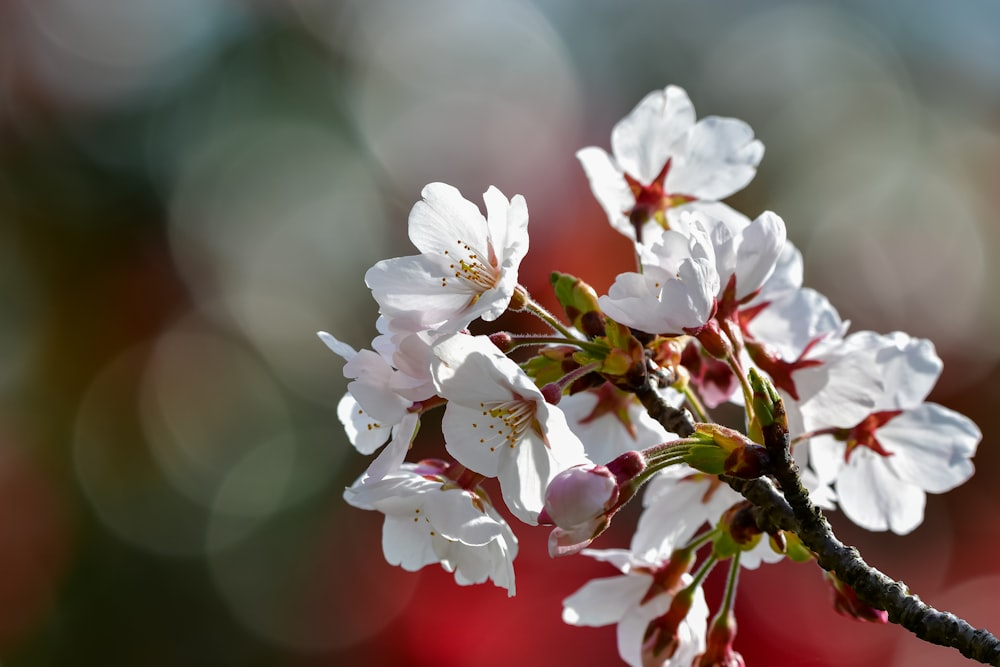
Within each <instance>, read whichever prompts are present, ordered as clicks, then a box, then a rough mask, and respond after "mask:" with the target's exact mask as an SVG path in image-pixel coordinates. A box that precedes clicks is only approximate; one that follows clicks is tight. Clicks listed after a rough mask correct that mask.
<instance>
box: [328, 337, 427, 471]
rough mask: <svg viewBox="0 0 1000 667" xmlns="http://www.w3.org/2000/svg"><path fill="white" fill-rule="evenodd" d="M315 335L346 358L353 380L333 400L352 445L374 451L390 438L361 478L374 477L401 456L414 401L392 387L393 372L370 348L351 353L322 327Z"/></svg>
mask: <svg viewBox="0 0 1000 667" xmlns="http://www.w3.org/2000/svg"><path fill="white" fill-rule="evenodd" d="M318 335H319V338H320V340H322V341H323V342H324V343H326V345H327V347H329V348H330V349H331V350H333V351H334V352H335V353H336V354H338V355H340V356H341V357H342V358H343V359H344V360H345V361H346V362H347V363H345V364H344V377H347V378H353V382H350V383H348V385H347V394H346V395H344V397H343V398H342V399H341V400H340V402H339V403H338V404H337V416H338V417H339V418H340V421H341V423H342V424H343V425H344V430H345V431H346V433H347V437H348V438H349V439H350V441H351V444H352V445H354V448H355V449H357V450H358V451H359V452H361V453H362V454H373V453H374V452H375V451H376V450H377V449H378V448H379V447H381V446H382V445H384V444H385V442H386V440H388V439H389V438H390V437H391V438H392V440H391V441H390V443H389V446H388V447H386V448H385V449H383V450H382V453H381V454H379V455H378V456H377V457H376V458H375V460H374V461H373V462H372V463H371V465H370V466H369V467H368V470H367V472H366V473H365V476H364V477H365V479H366V480H368V481H378V480H379V479H381V478H382V477H383V476H384V475H385V474H386V473H387V472H389V471H390V470H393V469H395V468H396V467H397V466H399V464H401V463H402V462H403V459H404V458H406V452H407V450H409V448H410V443H411V442H412V441H413V437H414V436H415V435H416V433H417V426H418V425H419V423H420V413H419V412H415V411H411V410H410V407H411V406H412V405H413V402H412V401H411V400H410V399H409V398H407V397H406V396H403V395H401V394H400V393H398V392H397V391H396V390H395V389H394V388H393V384H394V382H393V377H394V376H395V374H396V371H395V369H394V368H393V367H392V366H391V365H390V364H389V362H388V361H386V360H385V358H383V357H382V356H381V355H379V354H377V353H375V352H372V351H371V350H361V351H360V352H356V351H355V350H354V348H352V347H351V346H350V345H348V344H346V343H343V342H341V341H339V340H337V339H336V338H334V337H333V336H332V335H330V334H328V333H327V332H325V331H320V332H319V333H318ZM425 398H426V397H425Z"/></svg>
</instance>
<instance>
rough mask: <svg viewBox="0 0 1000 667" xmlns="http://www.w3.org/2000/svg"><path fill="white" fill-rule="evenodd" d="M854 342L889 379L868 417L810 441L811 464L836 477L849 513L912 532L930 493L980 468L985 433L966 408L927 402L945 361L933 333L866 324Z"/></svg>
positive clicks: (875, 526)
mask: <svg viewBox="0 0 1000 667" xmlns="http://www.w3.org/2000/svg"><path fill="white" fill-rule="evenodd" d="M846 342H847V344H848V345H850V346H853V347H854V348H856V349H858V350H865V351H868V352H869V355H868V356H867V357H866V358H868V359H870V363H871V364H872V366H873V367H874V368H875V370H876V372H877V373H878V374H879V376H880V377H881V378H883V382H884V386H883V388H882V390H881V391H880V392H878V393H877V394H876V395H874V396H873V399H874V400H873V404H872V405H871V407H870V409H869V410H867V411H866V413H865V415H864V416H863V418H861V419H852V420H850V421H846V422H843V421H842V422H839V423H830V424H828V425H827V426H828V427H827V428H825V429H823V431H822V434H821V435H819V436H817V437H814V438H813V439H812V440H811V441H810V452H811V454H810V464H811V466H812V467H813V469H814V470H816V472H817V474H818V475H819V477H820V478H821V479H823V480H832V481H833V483H834V487H835V489H836V491H837V496H838V498H839V504H840V508H841V510H843V512H844V514H845V515H847V517H848V518H849V519H851V520H852V521H854V522H855V523H857V524H858V525H859V526H861V527H863V528H866V529H868V530H887V529H888V530H891V531H893V532H894V533H897V534H900V535H904V534H906V533H909V532H910V531H912V530H913V529H914V528H916V527H917V526H919V525H920V523H922V522H923V516H924V505H925V502H926V493H944V492H945V491H949V490H951V489H953V488H955V487H956V486H958V485H960V484H962V483H964V482H965V481H966V480H968V479H969V477H971V476H972V473H973V472H974V467H973V464H972V460H971V459H972V457H973V455H975V453H976V447H977V445H978V444H979V440H980V439H981V437H982V434H981V433H980V431H979V429H978V428H977V427H976V425H975V424H974V423H973V422H972V421H971V420H970V419H968V418H967V417H965V416H964V415H961V414H959V413H957V412H955V411H953V410H950V409H948V408H945V407H943V406H941V405H937V404H935V403H926V402H924V399H925V398H926V397H927V395H928V394H929V393H930V391H931V389H932V388H933V386H934V384H935V383H936V382H937V378H938V376H939V375H940V372H941V366H942V364H941V360H940V359H939V358H938V356H937V354H936V352H935V351H934V346H933V344H931V342H930V341H927V340H923V339H916V338H911V337H910V336H908V335H906V334H904V333H901V332H896V333H892V334H889V335H887V336H879V335H878V334H874V333H872V332H860V333H857V334H853V335H852V336H850V337H849V338H848V340H847V341H846ZM872 351H874V352H873V353H872ZM820 414H822V412H821V411H819V410H817V417H816V418H815V419H814V420H813V421H814V422H815V421H817V420H818V419H819V418H820V417H819V416H818V415H820ZM828 419H829V417H828ZM813 426H816V424H815V423H814V424H813Z"/></svg>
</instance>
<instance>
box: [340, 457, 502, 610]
mask: <svg viewBox="0 0 1000 667" xmlns="http://www.w3.org/2000/svg"><path fill="white" fill-rule="evenodd" d="M344 499H345V500H346V501H347V502H348V503H350V504H351V505H354V506H355V507H359V508H361V509H367V510H378V511H379V512H382V513H383V514H385V523H384V524H383V527H382V549H383V551H384V552H385V559H386V560H387V561H388V562H389V563H390V564H391V565H398V566H400V567H402V568H403V569H405V570H410V571H416V570H419V569H420V568H422V567H424V566H425V565H430V564H431V563H441V567H443V568H444V569H445V570H447V571H448V572H454V573H455V581H456V582H457V583H459V584H461V585H466V584H479V583H482V582H484V581H486V580H487V579H490V580H491V581H493V583H494V584H496V585H497V586H498V587H500V588H505V589H507V592H508V594H509V595H514V558H515V556H517V538H515V537H514V533H513V532H512V531H511V529H510V526H508V525H507V523H506V522H505V521H504V520H503V518H501V517H500V515H499V514H497V511H496V510H495V509H494V508H493V506H492V505H491V504H490V502H489V499H488V498H487V497H486V496H485V494H483V493H482V492H475V491H470V490H467V489H463V488H461V487H459V486H456V485H455V484H454V483H452V482H451V481H450V480H448V479H447V478H446V477H445V466H444V465H434V464H433V463H432V462H423V463H421V464H412V463H404V464H403V465H402V466H401V467H399V468H398V469H396V470H395V471H393V472H390V473H389V474H387V475H386V476H385V477H383V478H382V479H380V480H378V481H376V482H367V481H366V482H365V483H362V482H361V480H358V482H356V483H355V484H354V485H353V486H351V487H349V488H347V489H346V490H345V491H344Z"/></svg>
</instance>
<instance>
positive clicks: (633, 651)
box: [563, 549, 708, 667]
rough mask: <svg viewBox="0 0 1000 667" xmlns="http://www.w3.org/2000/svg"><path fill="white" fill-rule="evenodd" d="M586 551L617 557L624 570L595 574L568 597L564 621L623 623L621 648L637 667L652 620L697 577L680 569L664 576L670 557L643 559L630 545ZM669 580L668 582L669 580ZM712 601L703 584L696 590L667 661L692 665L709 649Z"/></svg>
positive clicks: (607, 558)
mask: <svg viewBox="0 0 1000 667" xmlns="http://www.w3.org/2000/svg"><path fill="white" fill-rule="evenodd" d="M583 554H584V555H587V556H591V557H594V558H596V559H598V560H603V561H607V562H609V563H611V564H612V565H614V566H615V567H617V568H618V569H619V570H621V572H622V574H621V575H620V576H616V577H608V578H604V579H594V580H592V581H590V582H588V583H586V584H584V585H583V587H581V588H580V589H579V590H578V591H577V592H576V593H574V594H573V595H571V596H569V597H568V598H566V599H565V600H563V621H565V622H566V623H569V624H570V625H581V626H602V625H610V624H612V623H617V624H618V653H619V654H620V655H621V657H622V660H624V661H625V662H626V663H628V664H629V665H631V666H632V667H644V665H645V663H644V661H643V644H644V636H645V634H646V629H647V627H648V626H649V623H650V622H651V621H652V620H653V619H655V618H657V617H659V616H662V615H663V614H665V613H666V612H667V610H668V609H669V608H670V605H671V603H672V602H673V599H674V595H675V593H676V592H677V591H678V590H679V589H680V588H682V587H684V586H687V585H688V584H689V583H690V582H691V576H690V575H688V574H683V575H681V574H680V573H679V572H678V573H674V574H673V575H672V576H674V577H675V580H674V581H673V582H664V581H663V575H664V574H665V572H666V568H668V567H669V562H668V561H667V560H666V558H659V559H649V560H647V559H643V558H640V557H637V556H635V555H633V554H631V553H630V552H628V551H623V550H619V549H611V550H606V551H598V550H593V549H586V550H584V551H583ZM664 584H666V585H664ZM707 619H708V605H707V604H706V603H705V595H704V593H703V592H702V590H701V588H700V587H699V588H697V589H696V590H695V591H694V597H693V600H692V604H691V608H690V610H689V611H688V613H687V615H686V616H685V617H684V619H683V621H681V622H680V623H679V625H678V627H677V639H678V642H677V646H676V649H675V650H674V653H673V655H671V656H670V658H669V659H668V660H667V661H666V662H664V663H662V665H663V666H664V667H674V666H683V667H688V666H689V665H691V663H692V660H693V659H694V657H695V656H697V655H698V654H699V653H701V652H702V651H704V650H705V634H706V630H707Z"/></svg>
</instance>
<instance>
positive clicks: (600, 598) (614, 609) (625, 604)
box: [562, 574, 653, 627]
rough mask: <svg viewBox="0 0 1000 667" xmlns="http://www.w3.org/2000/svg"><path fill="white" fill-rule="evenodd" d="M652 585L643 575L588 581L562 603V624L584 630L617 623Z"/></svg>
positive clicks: (651, 579)
mask: <svg viewBox="0 0 1000 667" xmlns="http://www.w3.org/2000/svg"><path fill="white" fill-rule="evenodd" d="M652 583H653V577H651V576H650V575H646V574H635V575H622V576H618V577H606V578H604V579H592V580H591V581H588V582H587V583H586V584H584V585H583V586H582V587H581V588H580V589H579V590H578V591H577V592H575V593H573V594H572V595H570V596H569V597H568V598H566V599H565V600H563V614H562V618H563V622H564V623H568V624H570V625H580V626H588V627H598V626H601V625H610V624H612V623H617V622H618V621H620V620H621V618H622V616H624V615H625V612H626V611H627V610H628V609H629V608H630V607H633V606H635V605H636V604H638V603H639V600H641V599H642V597H643V596H644V595H645V594H646V591H647V590H649V586H650V584H652Z"/></svg>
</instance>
